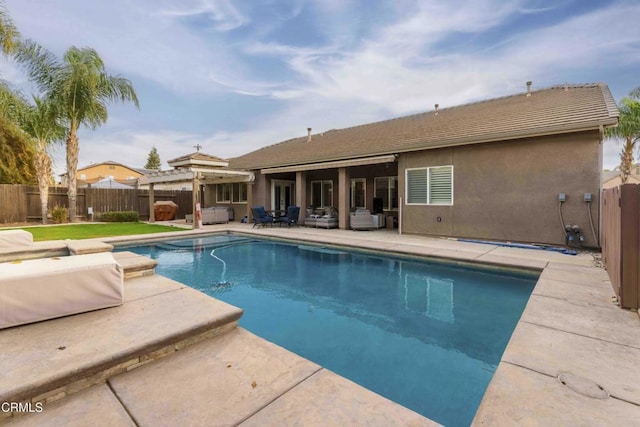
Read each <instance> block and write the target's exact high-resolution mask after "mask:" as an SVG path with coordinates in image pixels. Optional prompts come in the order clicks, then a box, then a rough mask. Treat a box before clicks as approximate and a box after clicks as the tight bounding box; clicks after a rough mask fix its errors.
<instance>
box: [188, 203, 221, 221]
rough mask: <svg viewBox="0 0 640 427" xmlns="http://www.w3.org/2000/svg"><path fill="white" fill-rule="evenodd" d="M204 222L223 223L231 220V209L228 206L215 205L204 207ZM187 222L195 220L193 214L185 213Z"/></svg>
mask: <svg viewBox="0 0 640 427" xmlns="http://www.w3.org/2000/svg"><path fill="white" fill-rule="evenodd" d="M201 212H202V223H203V224H222V223H227V222H229V211H228V208H226V207H221V206H213V207H210V208H203V209H202V211H201ZM185 220H186V222H192V221H193V215H192V214H187V215H185Z"/></svg>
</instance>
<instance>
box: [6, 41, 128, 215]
mask: <svg viewBox="0 0 640 427" xmlns="http://www.w3.org/2000/svg"><path fill="white" fill-rule="evenodd" d="M18 59H19V60H20V61H21V62H22V63H23V64H25V66H26V69H27V72H28V74H29V77H30V78H31V80H32V81H34V82H35V83H36V84H37V85H38V87H39V89H40V90H41V91H42V93H44V94H45V95H46V98H47V99H49V100H50V101H51V102H53V104H55V105H56V107H57V108H58V109H59V110H58V111H59V112H60V117H62V118H63V120H64V122H65V123H64V124H65V126H66V128H67V129H68V134H67V137H66V151H67V174H68V178H69V189H68V192H67V194H68V196H69V220H70V221H71V222H74V221H75V220H76V194H77V191H76V172H77V169H78V155H79V141H78V128H79V127H80V126H81V125H85V126H89V127H90V128H91V129H95V128H97V127H98V126H100V125H102V124H104V123H106V121H107V119H108V113H107V103H109V102H112V101H122V102H125V101H132V102H133V103H134V104H135V106H136V107H139V104H138V97H137V95H136V93H135V90H134V89H133V86H132V85H131V82H130V81H129V80H127V79H125V78H123V77H119V76H111V75H109V74H107V73H106V71H105V67H104V63H103V61H102V59H101V58H100V56H99V55H98V53H97V52H96V51H95V50H94V49H91V48H77V47H75V46H72V47H71V48H69V49H68V50H67V51H66V52H65V54H64V56H63V60H62V62H60V61H59V60H58V58H56V57H55V55H53V54H52V53H51V52H49V51H48V50H46V49H44V48H43V47H41V46H39V45H38V44H36V43H34V42H32V41H26V42H25V43H24V48H23V49H21V51H20V52H19V53H18Z"/></svg>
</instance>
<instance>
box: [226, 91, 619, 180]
mask: <svg viewBox="0 0 640 427" xmlns="http://www.w3.org/2000/svg"><path fill="white" fill-rule="evenodd" d="M617 117H618V109H617V107H616V104H615V101H614V100H613V97H612V96H611V92H610V91H609V88H608V87H607V85H606V84H604V83H594V84H582V85H558V86H553V87H550V88H547V89H541V90H536V91H532V92H531V96H527V95H526V93H520V94H517V95H511V96H505V97H502V98H495V99H489V100H486V101H480V102H475V103H471V104H465V105H461V106H457V107H451V108H441V109H439V110H438V112H437V114H436V112H435V111H429V112H425V113H420V114H415V115H411V116H406V117H400V118H396V119H391V120H385V121H381V122H376V123H370V124H365V125H360V126H354V127H350V128H346V129H339V130H330V131H326V132H323V133H318V134H314V135H312V138H311V141H310V142H308V141H307V136H304V137H300V138H294V139H290V140H287V141H283V142H280V143H277V144H274V145H270V146H267V147H263V148H260V149H258V150H256V151H253V152H251V153H248V154H245V155H243V156H240V157H236V158H234V159H230V160H229V167H231V168H238V169H261V168H269V167H278V166H290V165H301V164H307V163H315V162H324V161H331V160H344V159H353V158H358V157H365V156H372V155H382V154H392V153H400V152H408V151H417V150H424V149H431V148H439V147H447V146H454V145H465V144H474V143H482V142H492V141H500V140H506V139H516V138H526V137H531V136H538V135H548V134H555V133H566V132H574V131H581V130H587V129H597V128H598V127H599V126H600V125H604V126H610V125H614V124H616V123H617Z"/></svg>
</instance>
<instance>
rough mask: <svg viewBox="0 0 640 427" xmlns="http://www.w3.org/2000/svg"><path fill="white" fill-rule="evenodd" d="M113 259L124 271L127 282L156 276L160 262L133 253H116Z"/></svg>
mask: <svg viewBox="0 0 640 427" xmlns="http://www.w3.org/2000/svg"><path fill="white" fill-rule="evenodd" d="M113 257H114V258H115V260H116V261H117V262H118V264H120V265H121V266H122V267H123V269H124V278H125V280H127V279H131V278H133V277H140V276H148V275H151V274H155V269H156V266H157V265H158V261H156V260H154V259H151V258H149V257H146V256H143V255H138V254H136V253H133V252H129V251H127V252H114V253H113Z"/></svg>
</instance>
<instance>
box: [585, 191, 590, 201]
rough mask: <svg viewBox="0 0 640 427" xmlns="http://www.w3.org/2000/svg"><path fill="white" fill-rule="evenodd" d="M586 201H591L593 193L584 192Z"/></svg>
mask: <svg viewBox="0 0 640 427" xmlns="http://www.w3.org/2000/svg"><path fill="white" fill-rule="evenodd" d="M584 201H585V202H590V201H591V193H584Z"/></svg>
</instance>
